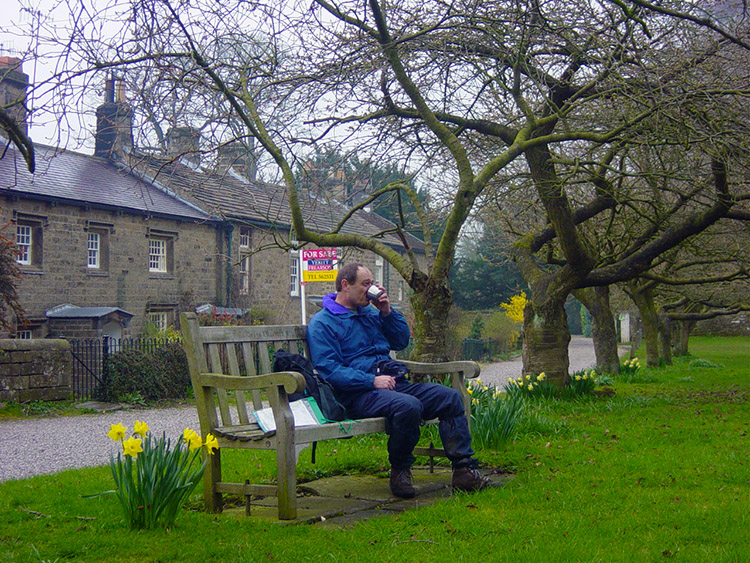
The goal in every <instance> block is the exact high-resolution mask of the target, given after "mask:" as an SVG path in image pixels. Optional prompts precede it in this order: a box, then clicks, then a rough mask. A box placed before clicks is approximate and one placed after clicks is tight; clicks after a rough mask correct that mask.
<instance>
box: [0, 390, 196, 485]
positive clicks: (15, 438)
mask: <svg viewBox="0 0 750 563" xmlns="http://www.w3.org/2000/svg"><path fill="white" fill-rule="evenodd" d="M136 420H140V421H142V422H145V423H146V424H148V426H149V428H150V429H151V431H152V432H153V433H155V434H156V435H161V433H162V432H166V433H167V437H168V438H174V437H177V436H180V435H182V431H183V430H184V429H185V427H186V426H189V427H190V428H193V429H194V430H196V431H198V413H197V412H196V410H195V407H194V406H192V405H190V406H185V407H176V408H166V409H134V410H121V411H115V412H109V413H105V414H86V415H81V416H61V417H55V418H30V419H23V420H11V421H7V422H0V481H8V480H10V479H24V478H26V477H32V476H34V475H43V474H47V473H57V472H58V471H63V470H64V469H74V468H79V467H94V466H97V465H106V464H108V463H109V453H110V450H111V451H114V452H116V451H117V450H116V449H115V448H116V446H115V443H114V442H113V441H112V439H111V438H109V437H108V436H107V432H109V427H110V425H112V424H117V423H118V422H121V423H122V424H123V425H124V426H125V427H126V428H127V429H128V430H129V431H132V430H133V423H134V422H135V421H136Z"/></svg>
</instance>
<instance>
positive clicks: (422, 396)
mask: <svg viewBox="0 0 750 563" xmlns="http://www.w3.org/2000/svg"><path fill="white" fill-rule="evenodd" d="M348 406H349V413H350V415H351V416H352V417H353V418H370V417H377V416H384V417H385V418H387V419H388V424H387V425H386V432H387V433H388V459H389V460H390V462H391V467H393V468H395V469H406V468H409V467H411V466H412V464H413V463H414V455H413V453H412V451H413V450H414V446H416V445H417V441H418V440H419V426H420V422H421V421H422V420H432V419H433V418H437V419H438V420H439V424H438V431H439V432H440V439H441V440H442V442H443V448H444V449H445V453H446V455H447V457H448V459H449V460H450V461H451V463H452V464H453V467H454V468H459V467H465V466H471V467H474V466H475V465H476V461H475V460H474V459H472V458H471V456H473V455H474V450H472V449H471V434H470V432H469V425H468V422H467V420H466V414H465V412H464V406H463V402H462V401H461V395H460V394H459V393H458V391H456V390H455V389H452V388H450V387H446V386H445V385H439V384H437V383H409V382H407V381H398V382H397V383H396V388H395V389H393V390H389V389H375V390H373V391H368V392H366V393H363V394H361V395H358V396H356V397H353V398H352V400H351V401H349V405H348Z"/></svg>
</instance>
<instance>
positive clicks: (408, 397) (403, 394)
mask: <svg viewBox="0 0 750 563" xmlns="http://www.w3.org/2000/svg"><path fill="white" fill-rule="evenodd" d="M372 284H373V277H372V273H371V272H370V270H368V269H367V268H366V267H364V266H362V265H361V264H356V263H355V264H347V265H345V266H344V267H342V268H341V269H340V270H339V272H338V275H337V277H336V293H330V294H328V295H326V296H325V297H324V298H323V310H321V311H319V312H318V313H316V314H315V316H314V317H313V318H312V320H311V321H310V326H309V327H308V328H307V342H308V344H309V346H310V355H311V359H312V361H313V363H314V364H315V367H316V368H317V369H318V372H319V373H320V375H321V376H322V377H323V378H325V379H326V380H327V381H328V382H330V383H331V384H332V385H333V387H334V389H335V390H336V396H337V397H338V399H339V400H340V401H341V402H342V403H343V404H344V406H345V407H346V408H347V410H348V412H349V415H350V416H351V417H353V418H369V417H379V416H383V417H386V418H387V419H388V423H387V429H388V430H387V432H388V435H389V437H388V457H389V461H390V463H391V479H390V486H391V491H392V492H393V494H394V495H395V496H397V497H403V498H411V497H413V496H414V494H415V492H414V486H413V485H412V478H411V466H412V464H413V463H414V455H413V453H412V451H413V449H414V446H416V444H417V441H418V440H419V425H420V421H421V420H430V419H432V418H438V419H439V422H440V423H439V427H438V429H439V432H440V438H441V439H442V441H443V447H444V448H445V452H446V455H447V456H448V459H450V461H451V463H452V464H453V488H454V489H459V490H463V491H476V490H480V489H484V488H486V487H488V486H490V485H491V481H490V480H489V479H487V478H486V477H484V476H482V475H481V474H480V473H479V471H477V469H476V467H477V462H476V460H475V459H474V458H472V456H473V455H474V451H473V450H472V449H471V435H470V433H469V425H468V423H467V420H466V414H465V412H464V406H463V402H462V401H461V395H460V394H459V393H458V392H457V391H456V390H455V389H452V388H450V387H446V386H444V385H440V384H436V383H409V382H408V381H407V380H406V378H405V377H404V376H400V377H393V376H392V375H385V374H381V373H379V370H378V364H379V363H380V362H382V361H384V360H389V359H390V357H389V355H388V354H389V352H390V351H391V349H395V350H403V349H404V348H405V347H406V346H407V344H408V343H409V325H407V323H406V320H405V319H404V316H403V315H402V314H401V313H399V312H398V311H395V310H393V309H391V304H390V300H389V299H388V295H387V294H386V293H385V291H384V290H383V288H382V287H380V286H377V287H378V288H379V289H380V290H382V291H383V292H382V294H381V295H380V297H379V298H377V300H373V301H372V304H373V305H374V307H371V306H370V299H369V298H368V296H367V289H368V288H369V287H370V286H371V285H372Z"/></svg>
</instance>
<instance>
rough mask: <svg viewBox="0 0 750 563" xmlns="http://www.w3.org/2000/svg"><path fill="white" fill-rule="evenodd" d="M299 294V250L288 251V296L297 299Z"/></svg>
mask: <svg viewBox="0 0 750 563" xmlns="http://www.w3.org/2000/svg"><path fill="white" fill-rule="evenodd" d="M299 293H300V264H299V250H290V251H289V295H290V296H291V297H299Z"/></svg>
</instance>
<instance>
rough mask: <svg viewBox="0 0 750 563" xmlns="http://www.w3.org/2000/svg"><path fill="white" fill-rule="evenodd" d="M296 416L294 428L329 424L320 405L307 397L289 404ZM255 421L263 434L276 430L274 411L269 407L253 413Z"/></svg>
mask: <svg viewBox="0 0 750 563" xmlns="http://www.w3.org/2000/svg"><path fill="white" fill-rule="evenodd" d="M289 407H290V408H291V409H292V415H294V426H295V427H297V426H315V425H318V424H325V423H326V422H328V421H327V420H326V418H325V417H324V416H323V413H322V412H321V411H320V407H319V406H318V403H317V402H316V401H315V399H313V398H312V397H305V398H304V399H300V400H299V401H292V402H291V403H289ZM252 415H253V416H254V417H255V421H256V422H257V423H258V426H260V428H261V430H263V432H272V431H274V430H276V420H274V418H273V409H272V408H271V407H267V408H265V409H260V410H257V411H252Z"/></svg>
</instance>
